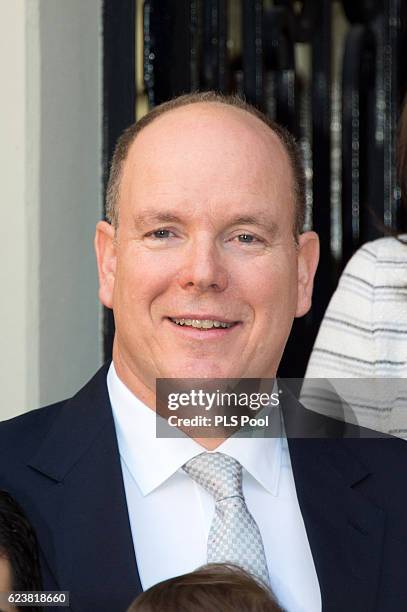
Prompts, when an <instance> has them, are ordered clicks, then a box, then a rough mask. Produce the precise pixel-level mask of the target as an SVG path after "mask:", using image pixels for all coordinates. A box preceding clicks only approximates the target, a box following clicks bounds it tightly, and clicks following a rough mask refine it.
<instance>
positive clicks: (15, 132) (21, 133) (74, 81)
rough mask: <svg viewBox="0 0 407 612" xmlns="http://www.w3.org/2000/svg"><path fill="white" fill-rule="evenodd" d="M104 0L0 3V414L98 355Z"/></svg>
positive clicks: (80, 371)
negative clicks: (96, 243) (96, 239)
mask: <svg viewBox="0 0 407 612" xmlns="http://www.w3.org/2000/svg"><path fill="white" fill-rule="evenodd" d="M101 10H102V9H101V0H86V2H83V0H69V2H67V1H66V0H13V1H12V2H10V1H9V0H0V74H1V75H2V96H1V98H0V109H1V112H0V168H1V184H2V186H3V189H2V195H3V197H2V202H1V208H2V215H1V228H2V229H1V240H0V261H1V262H2V265H1V272H0V287H1V289H2V299H1V300H0V381H1V388H2V400H1V404H0V419H2V418H7V417H9V416H13V415H15V414H18V413H21V412H24V411H26V410H29V409H31V408H35V407H37V406H38V405H40V404H42V405H43V404H46V403H50V402H53V401H57V400H58V399H62V398H63V397H67V396H69V395H71V394H72V393H74V392H75V391H76V390H77V389H78V388H79V386H80V385H81V384H82V383H84V382H85V381H86V380H87V379H88V378H89V377H90V376H91V374H92V373H93V372H94V371H95V369H96V368H97V367H98V366H99V365H100V363H101V359H102V344H101V334H100V321H101V310H100V307H99V304H98V301H97V284H96V267H95V264H94V256H93V247H92V238H93V233H94V226H95V223H96V221H97V220H98V219H99V218H100V216H101V210H102V201H101V192H102V189H101V151H102V143H101V137H102V128H101V126H102V76H101V69H102V65H101V62H102V44H101V17H102V15H101Z"/></svg>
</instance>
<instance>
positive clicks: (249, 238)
mask: <svg viewBox="0 0 407 612" xmlns="http://www.w3.org/2000/svg"><path fill="white" fill-rule="evenodd" d="M236 238H238V240H239V242H241V243H242V244H256V243H257V242H262V241H261V240H259V239H258V238H256V236H253V234H248V233H246V232H245V233H244V234H239V235H238V236H236Z"/></svg>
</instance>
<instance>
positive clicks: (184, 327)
mask: <svg viewBox="0 0 407 612" xmlns="http://www.w3.org/2000/svg"><path fill="white" fill-rule="evenodd" d="M167 319H168V321H170V322H171V323H172V325H173V326H174V328H175V327H176V328H178V329H179V331H181V332H187V333H193V334H195V335H197V334H199V336H200V337H204V336H206V337H212V336H214V335H216V336H220V335H222V336H223V335H225V334H227V333H230V331H232V330H233V329H234V328H235V327H237V326H238V325H240V324H241V321H230V320H226V319H218V318H215V317H209V316H205V317H197V316H185V317H167Z"/></svg>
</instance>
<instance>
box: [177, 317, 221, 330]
mask: <svg viewBox="0 0 407 612" xmlns="http://www.w3.org/2000/svg"><path fill="white" fill-rule="evenodd" d="M171 321H174V323H177V325H186V326H187V327H196V328H197V329H212V328H213V327H222V328H224V329H225V328H227V327H232V325H233V323H224V322H223V321H212V320H210V319H171Z"/></svg>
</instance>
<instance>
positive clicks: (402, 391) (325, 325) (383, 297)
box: [302, 236, 407, 437]
mask: <svg viewBox="0 0 407 612" xmlns="http://www.w3.org/2000/svg"><path fill="white" fill-rule="evenodd" d="M401 238H402V239H404V240H405V239H406V236H402V237H401ZM315 298H316V296H315V295H314V299H315ZM306 378H307V379H313V378H329V379H332V378H342V379H344V378H347V379H349V378H355V379H359V381H358V382H356V381H355V382H354V383H352V382H350V381H348V382H347V383H346V384H345V383H342V386H345V387H346V388H347V389H348V395H349V397H347V401H349V402H350V403H351V404H352V408H353V410H354V413H355V415H356V421H357V422H359V423H360V424H362V425H365V426H368V427H373V428H374V429H379V430H381V431H386V432H388V433H393V434H394V435H400V436H401V437H407V244H403V243H401V242H400V241H399V240H397V239H396V238H380V239H379V240H375V241H373V242H369V243H367V244H365V245H364V246H362V247H361V248H360V249H359V250H358V251H357V253H355V255H354V256H353V257H352V259H351V260H350V261H349V263H348V265H347V266H346V268H345V270H344V272H343V274H342V276H341V278H340V281H339V285H338V288H337V289H336V291H335V293H334V295H333V297H332V299H331V302H330V304H329V306H328V309H327V311H326V313H325V317H324V319H323V321H322V324H321V327H320V330H319V333H318V336H317V339H316V342H315V345H314V348H313V352H312V355H311V358H310V361H309V364H308V368H307V372H306ZM372 378H374V379H375V380H374V381H372V380H371V379H372ZM362 379H364V380H362ZM388 379H393V380H392V381H390V380H388ZM402 379H405V380H402ZM318 385H319V383H318V384H317V382H316V381H314V382H311V381H308V382H307V383H306V385H305V388H306V389H307V392H305V391H304V390H303V398H302V399H303V401H304V403H307V402H306V401H305V399H304V398H305V396H306V395H307V393H308V395H312V392H310V389H312V387H313V386H314V387H318ZM352 385H353V386H352ZM314 391H315V389H314ZM350 396H354V397H353V400H352V399H351V397H350ZM356 396H358V401H356V399H355V397H356ZM352 402H353V403H352ZM318 411H321V412H328V413H329V409H328V408H326V409H324V408H323V406H322V404H321V405H320V406H319V407H318ZM350 420H352V419H350Z"/></svg>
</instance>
